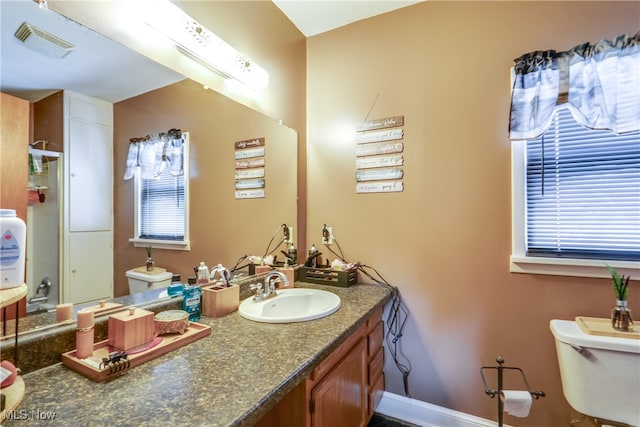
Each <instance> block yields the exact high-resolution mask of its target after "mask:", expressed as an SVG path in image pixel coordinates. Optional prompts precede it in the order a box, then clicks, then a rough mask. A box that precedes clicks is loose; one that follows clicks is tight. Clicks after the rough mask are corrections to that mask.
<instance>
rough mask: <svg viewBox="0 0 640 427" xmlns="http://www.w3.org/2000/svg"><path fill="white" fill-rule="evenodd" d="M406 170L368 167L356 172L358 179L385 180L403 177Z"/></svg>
mask: <svg viewBox="0 0 640 427" xmlns="http://www.w3.org/2000/svg"><path fill="white" fill-rule="evenodd" d="M403 175H404V172H403V171H402V169H399V168H393V169H367V170H361V171H357V172H356V181H358V182H359V181H383V180H391V179H402V176H403Z"/></svg>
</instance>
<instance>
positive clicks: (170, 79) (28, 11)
mask: <svg viewBox="0 0 640 427" xmlns="http://www.w3.org/2000/svg"><path fill="white" fill-rule="evenodd" d="M209 1H213V0H209ZM273 1H274V3H275V4H276V6H277V7H278V8H280V9H281V10H282V11H283V13H284V14H285V15H287V17H288V18H289V19H290V20H291V21H292V22H293V23H294V24H295V25H296V27H297V28H298V29H299V30H300V32H301V33H303V34H304V35H305V36H307V37H310V36H313V35H316V34H319V33H322V32H325V31H329V30H332V29H335V28H338V27H341V26H343V25H347V24H349V23H351V22H355V21H358V20H361V19H365V18H368V17H371V16H374V15H378V14H381V13H385V12H388V11H391V10H394V9H398V8H401V7H405V6H408V5H410V4H414V3H418V2H420V1H424V0H417V1H416V0H413V1H411V0H407V1H405V0H341V1H322V0H273ZM194 18H195V19H198V17H197V16H194ZM0 19H1V21H0V42H1V45H0V49H1V50H0V52H1V55H2V56H1V61H0V63H1V68H0V90H2V92H5V93H8V94H11V95H14V96H17V97H20V98H23V99H27V100H29V101H32V102H33V101H37V100H39V99H41V98H43V97H44V96H47V95H49V94H50V93H52V92H55V91H57V90H60V89H66V90H72V91H76V92H80V93H83V94H86V95H89V96H94V97H96V98H100V99H103V100H105V101H108V102H118V101H121V100H124V99H127V98H130V97H132V96H136V95H139V94H141V93H145V92H148V91H150V90H153V89H156V88H159V87H163V86H166V85H169V84H172V83H175V82H176V81H180V80H182V79H184V78H185V77H184V76H182V75H181V74H178V73H176V72H174V71H172V70H170V69H168V68H166V67H164V66H162V65H159V64H157V63H155V62H153V61H151V60H149V59H148V58H146V57H145V56H143V55H140V54H138V53H136V52H133V51H132V50H130V49H128V48H126V47H124V46H122V45H120V44H118V43H115V42H114V41H112V40H110V39H108V38H106V37H104V36H101V35H100V34H97V33H96V32H94V31H92V30H89V29H88V28H86V27H83V26H82V25H79V24H77V23H76V22H74V21H72V20H70V19H67V18H65V17H63V16H61V15H59V14H57V13H55V12H53V11H51V10H46V9H39V8H38V5H37V4H36V3H35V2H34V1H33V0H0ZM25 21H26V22H28V23H30V24H32V25H35V26H36V27H39V28H41V29H43V30H44V31H46V32H49V33H51V34H53V35H55V36H57V37H59V38H61V39H63V40H65V41H67V42H70V43H72V44H74V45H75V46H76V48H75V49H74V50H73V51H72V52H71V53H69V54H68V55H67V56H66V57H65V58H64V59H57V58H50V57H47V56H45V55H43V54H41V53H38V52H35V51H32V50H30V49H29V48H27V47H25V46H24V45H23V44H22V43H21V42H20V41H18V40H17V39H16V38H15V37H14V36H13V34H14V33H15V31H16V29H17V28H18V27H19V26H20V24H21V23H22V22H25Z"/></svg>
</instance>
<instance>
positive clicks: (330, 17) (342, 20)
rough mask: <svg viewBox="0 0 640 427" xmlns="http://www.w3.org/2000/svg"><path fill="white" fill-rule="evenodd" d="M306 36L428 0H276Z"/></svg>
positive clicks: (274, 0) (277, 4)
mask: <svg viewBox="0 0 640 427" xmlns="http://www.w3.org/2000/svg"><path fill="white" fill-rule="evenodd" d="M272 1H273V2H274V3H275V5H276V6H278V7H279V8H280V10H282V12H283V13H284V14H285V15H287V17H288V18H289V20H290V21H291V22H293V24H294V25H295V26H296V27H297V28H298V29H299V30H300V32H301V33H302V34H304V35H305V36H306V37H311V36H314V35H316V34H320V33H324V32H326V31H330V30H333V29H336V28H338V27H342V26H344V25H347V24H350V23H352V22H356V21H360V20H362V19H366V18H370V17H372V16H375V15H380V14H381V13H386V12H390V11H392V10H395V9H400V8H402V7H405V6H409V5H412V4H415V3H420V2H422V1H425V0H337V1H336V0H333V1H332V0H272Z"/></svg>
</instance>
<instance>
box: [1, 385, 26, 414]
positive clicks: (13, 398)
mask: <svg viewBox="0 0 640 427" xmlns="http://www.w3.org/2000/svg"><path fill="white" fill-rule="evenodd" d="M24 390H25V387H24V381H23V380H22V377H21V376H20V375H18V376H17V377H16V379H15V380H14V381H13V384H11V385H10V386H9V387H5V388H3V389H2V394H4V395H5V399H6V400H5V402H4V405H5V406H4V411H2V412H1V413H0V422H2V421H4V420H5V419H6V418H7V415H9V413H10V412H11V411H13V410H15V409H16V408H17V407H18V405H19V404H20V402H22V399H23V398H24Z"/></svg>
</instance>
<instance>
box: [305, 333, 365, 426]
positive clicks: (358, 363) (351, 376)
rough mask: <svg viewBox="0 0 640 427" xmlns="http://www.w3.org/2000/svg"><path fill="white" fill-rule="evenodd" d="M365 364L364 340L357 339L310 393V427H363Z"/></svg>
mask: <svg viewBox="0 0 640 427" xmlns="http://www.w3.org/2000/svg"><path fill="white" fill-rule="evenodd" d="M367 362H368V361H367V340H366V339H365V338H361V339H360V340H358V342H357V344H356V345H355V346H354V347H353V348H352V349H351V351H350V352H349V353H348V354H347V355H346V356H345V357H344V358H343V359H342V360H341V361H340V362H339V363H337V364H336V366H335V367H334V368H333V369H332V370H331V372H329V373H328V374H327V375H326V376H325V377H324V378H323V379H322V380H320V382H319V383H318V384H317V385H316V386H315V387H314V388H313V390H311V407H312V408H311V410H312V413H311V426H312V427H356V426H365V425H366V423H367V417H366V409H367V400H366V399H367V387H366V384H367Z"/></svg>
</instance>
